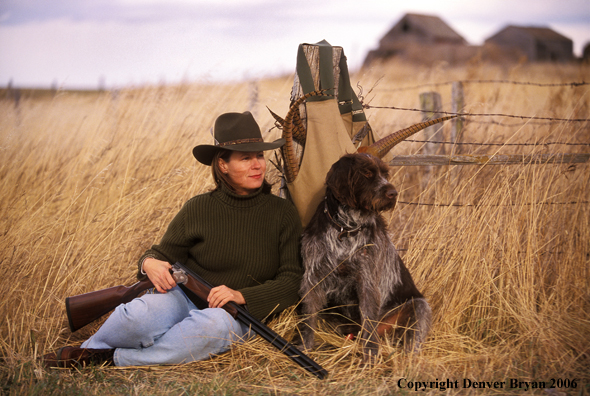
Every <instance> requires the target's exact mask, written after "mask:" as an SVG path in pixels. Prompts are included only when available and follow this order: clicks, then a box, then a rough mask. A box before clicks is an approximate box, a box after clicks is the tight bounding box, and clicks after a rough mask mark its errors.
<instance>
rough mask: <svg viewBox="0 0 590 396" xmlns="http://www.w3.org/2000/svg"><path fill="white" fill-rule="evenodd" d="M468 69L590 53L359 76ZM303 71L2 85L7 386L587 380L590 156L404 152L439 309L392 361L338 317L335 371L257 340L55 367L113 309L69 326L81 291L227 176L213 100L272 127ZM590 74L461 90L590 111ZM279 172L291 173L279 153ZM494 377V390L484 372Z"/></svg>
mask: <svg viewBox="0 0 590 396" xmlns="http://www.w3.org/2000/svg"><path fill="white" fill-rule="evenodd" d="M468 79H470V80H473V79H485V80H490V79H502V80H517V81H533V82H539V83H562V82H572V81H588V80H589V79H590V67H589V66H588V65H573V64H570V65H526V64H524V65H518V66H514V67H511V68H507V67H498V66H489V65H485V64H481V63H477V62H474V63H472V64H470V65H468V66H466V67H462V68H451V67H449V66H447V65H445V64H439V65H436V66H434V67H416V66H409V65H404V64H399V63H394V62H389V63H384V64H380V65H376V66H375V67H373V68H372V69H371V70H365V71H362V72H359V73H357V74H356V75H354V76H352V81H354V82H356V81H358V82H359V83H360V85H361V86H362V91H363V92H362V95H363V96H364V101H365V103H370V104H372V105H379V106H396V107H404V108H415V107H417V106H418V94H419V93H420V92H421V91H423V90H429V89H433V90H437V91H439V92H440V93H441V95H442V97H443V106H444V109H445V110H447V111H450V106H451V104H450V86H448V85H441V86H432V87H427V88H420V89H418V88H416V89H409V90H401V91H400V90H397V89H399V88H403V87H409V86H414V85H422V84H428V83H431V84H435V83H440V82H444V81H453V80H468ZM292 81H293V78H292V76H289V77H285V78H280V79H272V80H271V79H268V80H261V81H257V82H255V83H243V84H233V85H221V84H219V85H206V84H185V85H180V86H161V87H145V88H128V89H123V90H121V91H119V92H116V93H115V92H102V93H92V94H82V93H69V92H58V93H57V94H56V95H55V96H53V97H41V98H35V97H32V96H26V95H24V96H23V97H22V98H21V101H20V103H19V105H18V107H15V105H14V103H13V102H11V101H9V100H1V101H0V109H1V114H2V116H1V117H0V237H1V241H2V242H1V243H0V271H1V272H0V273H1V274H2V276H3V280H2V282H1V284H0V285H1V286H0V293H1V295H2V298H1V299H0V317H2V324H1V325H0V351H1V356H2V364H1V365H0V382H1V383H3V393H7V394H23V393H24V394H36V393H45V394H61V393H71V394H78V393H82V392H84V393H88V394H183V393H187V394H195V393H199V394H268V393H275V392H276V393H279V392H284V393H288V394H326V393H329V394H335V393H336V394H338V393H340V394H343V393H346V394H375V395H381V394H389V393H393V392H396V391H400V392H402V393H404V392H405V394H413V393H414V392H415V391H416V390H415V388H412V389H410V388H408V386H409V382H416V381H418V382H430V384H427V385H425V386H426V388H423V389H424V390H425V392H424V393H425V394H440V393H442V392H441V390H443V388H445V387H447V382H446V381H447V380H448V381H449V382H451V383H453V385H455V384H456V385H457V387H458V389H457V387H453V388H451V389H448V390H447V391H448V392H450V393H463V394H471V393H496V394H505V393H514V394H521V393H523V391H524V389H525V388H524V387H525V386H526V385H525V384H524V383H523V384H521V385H522V388H513V387H511V385H513V383H512V382H511V380H517V381H522V382H524V381H526V382H529V385H528V386H530V387H532V386H535V385H538V386H543V385H544V386H545V387H546V388H549V389H548V390H543V389H532V390H531V389H529V390H528V391H527V394H528V393H532V394H548V393H547V392H549V394H584V395H586V394H589V393H590V389H589V383H590V382H589V380H590V376H589V372H590V370H589V368H590V313H589V312H590V291H589V290H590V273H589V271H590V227H589V222H590V204H589V203H588V201H589V197H590V194H589V191H590V185H589V184H590V169H589V167H588V164H577V165H576V166H570V165H568V164H557V165H535V164H523V165H510V166H463V167H460V166H452V167H436V168H427V167H400V168H392V181H393V183H394V184H395V185H396V186H397V188H398V191H399V192H400V197H399V200H400V201H402V202H406V203H400V204H398V206H397V207H396V209H395V210H394V211H393V212H391V213H387V214H386V217H387V219H388V221H389V224H390V229H391V232H392V238H393V241H394V243H395V244H396V245H397V246H398V248H399V249H400V252H401V254H402V256H403V258H404V260H405V262H406V264H407V266H408V268H409V269H410V271H411V272H412V274H413V277H414V280H415V281H416V283H417V284H418V287H419V289H420V290H422V291H423V293H424V294H425V295H426V297H427V298H428V300H429V301H430V303H431V306H432V309H433V312H434V319H433V328H432V332H431V335H430V337H429V339H428V341H427V342H426V344H425V345H424V348H423V349H422V351H421V352H420V353H419V354H416V355H407V354H405V353H403V352H402V351H401V349H398V348H396V346H395V345H394V344H393V343H392V342H387V341H385V342H384V345H383V348H382V352H383V354H382V355H381V356H380V360H379V362H378V363H377V364H376V365H375V366H373V367H372V368H369V367H364V366H362V364H361V358H360V347H359V341H346V340H344V339H342V338H340V337H338V336H337V335H336V334H335V333H332V332H331V331H330V330H329V329H323V330H322V332H321V333H320V334H319V335H318V336H319V339H320V340H321V341H322V346H321V347H320V348H319V349H318V350H316V351H314V352H311V353H310V356H311V357H313V358H315V359H316V360H317V361H318V362H319V363H320V364H322V365H323V366H324V367H325V368H326V369H327V370H328V371H329V372H330V376H329V379H327V380H324V381H320V380H316V379H315V378H314V377H312V376H309V375H308V374H307V373H305V372H304V371H302V370H301V369H300V368H299V367H297V366H296V365H294V364H293V363H292V362H290V361H289V360H288V359H287V358H285V357H284V356H283V355H282V354H281V353H280V352H279V351H276V350H273V348H272V347H270V346H269V345H267V344H266V343H265V342H264V341H263V340H260V339H256V340H254V341H251V342H248V343H246V344H244V345H241V346H238V347H236V348H234V349H232V351H231V352H229V353H227V354H224V355H222V356H219V357H215V358H213V359H211V360H208V361H204V362H196V363H191V364H187V365H181V366H158V367H149V368H112V367H111V368H92V369H86V370H82V371H66V370H44V369H42V368H41V366H40V365H39V364H38V362H37V358H38V357H39V356H40V355H42V354H44V353H47V352H50V351H53V350H54V349H56V348H58V347H60V346H63V345H65V344H76V343H79V342H81V341H82V340H84V339H85V338H87V337H88V336H89V335H90V334H92V333H93V331H95V330H96V328H97V327H98V326H99V324H97V323H95V324H93V325H90V326H88V328H85V329H82V330H80V331H78V332H76V333H74V334H72V333H71V332H70V331H69V328H68V324H67V320H66V315H65V309H64V299H65V297H67V296H71V295H76V294H80V293H84V292H88V291H93V290H98V289H101V288H106V287H110V286H114V285H119V284H131V283H132V282H133V281H134V276H135V272H136V260H137V258H138V257H139V256H140V255H141V254H142V252H143V251H144V250H145V249H147V248H149V247H150V246H151V245H152V244H154V243H156V242H157V241H158V240H159V238H160V237H161V236H162V234H163V233H164V231H165V229H166V226H167V224H168V222H169V221H170V220H171V218H172V217H173V216H174V214H175V213H176V212H177V211H178V209H179V208H180V206H181V205H182V204H183V203H184V202H185V201H186V200H187V199H188V198H190V197H192V196H194V195H196V194H199V193H202V192H205V191H207V190H209V189H210V188H211V187H212V183H211V180H210V175H209V171H208V169H207V168H205V167H203V166H201V165H199V164H197V163H196V161H195V160H194V159H193V157H192V155H191V149H192V147H193V146H194V145H196V144H199V143H203V142H209V141H211V137H210V127H211V126H212V124H213V121H214V119H215V117H216V116H217V115H219V114H220V113H223V112H226V111H244V110H251V111H252V112H253V113H254V114H255V116H256V118H257V119H258V121H259V122H260V124H261V126H262V129H263V130H264V131H269V132H268V133H267V139H273V138H275V137H276V136H277V135H278V134H279V133H280V131H278V130H277V129H273V119H272V117H271V116H270V114H269V113H268V111H267V110H266V108H265V106H268V107H270V108H271V109H272V110H273V111H275V112H276V113H278V114H286V112H287V108H288V102H289V96H290V89H291V85H292ZM253 84H255V85H256V90H254V89H253ZM254 92H256V94H254ZM589 93H590V91H589V89H588V87H587V86H581V87H567V86H566V87H563V86H556V87H539V86H526V85H514V84H500V83H494V84H492V83H487V84H483V83H479V84H477V83H472V84H466V86H465V102H466V105H467V109H466V110H467V111H468V112H473V113H503V114H516V115H531V116H543V117H558V118H590V117H589V113H590V107H589V105H590V98H589ZM367 115H368V117H369V120H370V122H371V126H372V127H373V129H374V130H375V131H376V133H377V134H378V135H381V136H383V135H384V134H386V133H388V132H391V131H394V130H397V129H401V128H403V127H406V126H409V125H410V124H412V123H415V122H418V121H419V120H420V114H419V113H416V112H409V111H398V110H385V109H382V110H369V111H368V112H367ZM489 121H496V123H490V122H489ZM448 128H449V127H448V126H446V127H445V130H444V133H445V134H448V130H447V129H448ZM419 138H420V136H419V135H418V136H416V139H419ZM464 140H465V141H468V142H483V143H500V144H502V143H536V145H534V146H502V145H499V146H464V147H462V148H461V150H462V152H464V153H465V152H470V153H487V154H492V153H500V154H530V153H553V152H567V153H573V152H586V153H587V152H588V150H589V147H588V146H585V147H584V146H566V145H545V143H548V142H556V141H559V142H569V143H590V129H589V127H588V123H587V122H535V121H534V120H529V121H526V120H520V119H509V118H501V117H471V118H468V119H467V122H466V127H465V131H464ZM420 145H421V143H411V142H405V143H402V144H400V145H399V146H397V147H395V148H394V149H393V150H392V152H391V154H390V155H392V156H393V155H398V154H412V153H416V152H418V151H419V149H420ZM269 168H272V166H271V167H269ZM270 178H271V179H272V180H277V179H278V173H277V171H276V170H274V169H271V170H270ZM576 202H577V203H576ZM408 203H409V204H408ZM419 203H421V204H425V203H426V204H435V206H432V205H417V204H419ZM298 320H299V319H298V317H297V316H296V315H295V314H293V312H286V313H284V314H283V315H281V317H280V318H277V319H274V320H273V321H272V322H271V323H270V325H271V327H273V328H274V329H275V330H276V331H277V332H279V333H280V334H282V335H283V336H285V337H286V338H288V339H290V338H291V337H292V336H293V335H294V328H295V326H296V324H297V322H298ZM400 380H401V382H400ZM558 380H559V381H558ZM454 381H457V382H456V383H455V382H454ZM469 381H472V382H471V383H470V382H469ZM486 381H487V382H489V383H491V384H490V385H491V386H492V388H491V389H490V388H489V387H487V386H486V387H485V388H484V389H481V388H480V387H478V388H475V387H474V386H473V383H477V385H479V386H482V385H485V382H486ZM493 382H497V385H496V386H500V385H502V388H500V389H494V388H493ZM469 384H471V386H468V385H469ZM443 385H444V386H443ZM552 385H554V386H556V388H550V387H551V386H552ZM574 385H575V387H574Z"/></svg>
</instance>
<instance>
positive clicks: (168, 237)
mask: <svg viewBox="0 0 590 396" xmlns="http://www.w3.org/2000/svg"><path fill="white" fill-rule="evenodd" d="M189 202H190V201H189ZM187 204H188V202H187V203H186V204H185V205H184V206H183V207H182V208H181V209H180V211H179V212H178V213H177V214H176V216H174V218H173V219H172V221H171V222H170V224H169V225H168V229H167V230H166V233H165V234H164V236H163V237H162V240H161V241H160V243H159V244H157V245H153V246H152V247H151V249H148V250H146V252H145V253H144V254H143V255H142V256H141V257H140V258H139V261H138V263H137V266H138V268H137V278H138V279H139V280H143V279H145V278H147V275H145V274H142V272H141V268H142V265H143V262H144V260H145V259H146V258H148V257H153V258H155V259H158V260H162V261H167V262H169V263H175V262H181V263H184V262H185V261H186V258H187V256H188V251H189V249H190V247H191V246H192V245H193V244H194V241H192V240H191V239H190V238H189V237H188V236H187V233H186V227H185V221H186V211H187Z"/></svg>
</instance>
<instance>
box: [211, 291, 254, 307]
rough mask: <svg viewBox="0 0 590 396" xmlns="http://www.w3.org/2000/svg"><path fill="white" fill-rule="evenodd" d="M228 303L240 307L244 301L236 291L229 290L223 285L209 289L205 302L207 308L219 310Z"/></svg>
mask: <svg viewBox="0 0 590 396" xmlns="http://www.w3.org/2000/svg"><path fill="white" fill-rule="evenodd" d="M230 301H234V302H236V303H238V304H240V305H244V304H245V303H246V301H245V300H244V296H242V293H240V292H239V291H237V290H233V289H230V288H229V287H227V286H225V285H221V286H217V287H214V288H212V289H211V291H210V292H209V296H208V297H207V302H208V303H209V308H221V307H223V306H224V305H225V304H227V303H228V302H230Z"/></svg>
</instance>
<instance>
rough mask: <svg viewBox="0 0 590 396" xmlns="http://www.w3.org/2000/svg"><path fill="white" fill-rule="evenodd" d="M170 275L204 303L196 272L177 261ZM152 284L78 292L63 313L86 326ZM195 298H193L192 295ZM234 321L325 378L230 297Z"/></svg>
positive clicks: (204, 287) (74, 326)
mask: <svg viewBox="0 0 590 396" xmlns="http://www.w3.org/2000/svg"><path fill="white" fill-rule="evenodd" d="M171 272H172V277H173V278H174V280H175V281H176V282H177V283H178V285H179V286H180V287H181V288H182V289H183V290H184V291H185V292H187V291H188V293H187V296H188V297H189V298H190V299H191V300H193V302H194V303H195V305H197V306H201V307H202V306H206V305H204V304H206V301H207V296H208V295H209V291H210V290H211V289H212V286H211V285H210V284H209V283H208V282H207V281H206V280H204V279H203V278H201V277H200V276H199V275H198V274H196V273H195V272H193V271H191V270H190V269H188V268H186V267H185V266H184V265H182V264H180V263H176V264H174V265H173V266H172V270H171ZM152 287H154V285H153V284H152V282H151V281H150V280H149V279H146V280H142V281H139V282H137V283H135V284H133V285H131V286H114V287H110V288H108V289H103V290H98V291H95V292H90V293H85V294H80V295H77V296H72V297H67V298H66V313H67V315H68V323H69V325H70V329H71V330H72V332H74V331H76V330H78V329H80V328H81V327H84V326H86V325H87V324H88V323H90V322H93V321H94V320H96V319H98V318H100V317H101V316H103V315H105V314H107V313H108V312H110V311H111V310H113V309H115V308H116V307H117V306H118V305H119V304H124V303H128V302H130V301H131V300H133V299H134V298H135V297H137V296H138V295H139V293H141V292H142V291H145V290H147V289H149V288H152ZM195 298H196V299H198V301H195V300H194V299H195ZM222 308H223V309H225V310H226V311H227V312H228V313H229V314H230V315H231V316H233V317H234V318H235V319H236V320H237V321H239V322H241V323H243V324H245V325H247V326H249V327H250V328H251V329H252V330H253V331H254V332H255V333H256V334H258V335H259V336H261V337H262V338H264V339H265V340H266V341H268V342H270V344H271V345H272V346H274V347H275V348H277V349H279V350H280V351H281V352H283V353H284V354H285V355H287V357H289V358H290V359H291V360H293V361H294V362H295V363H297V364H298V365H300V366H301V367H303V368H304V369H305V370H307V371H308V372H310V373H312V374H314V375H315V376H316V377H318V378H319V379H324V378H325V377H326V376H327V375H328V372H327V371H326V370H325V369H324V368H323V367H321V366H320V365H319V364H317V363H316V362H315V361H314V360H313V359H311V358H310V357H308V356H307V355H305V354H304V353H303V352H301V351H300V350H299V349H297V348H296V347H295V346H294V345H293V344H291V343H289V342H288V341H287V340H285V339H284V338H282V337H281V336H280V335H278V334H277V333H276V332H274V331H273V330H272V329H271V328H269V327H268V326H266V325H265V324H264V323H262V322H261V321H259V320H258V319H256V318H255V317H253V316H252V315H250V313H249V312H248V310H246V308H244V307H242V306H241V305H239V304H236V303H235V302H233V301H230V302H228V303H227V304H225V305H224V306H223V307H222Z"/></svg>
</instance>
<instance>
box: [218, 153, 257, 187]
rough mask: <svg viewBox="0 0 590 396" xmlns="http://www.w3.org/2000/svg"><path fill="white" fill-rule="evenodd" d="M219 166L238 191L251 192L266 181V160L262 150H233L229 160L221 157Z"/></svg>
mask: <svg viewBox="0 0 590 396" xmlns="http://www.w3.org/2000/svg"><path fill="white" fill-rule="evenodd" d="M219 168H220V169H221V171H222V172H223V173H225V174H227V176H228V177H229V181H230V183H231V185H232V186H233V188H234V189H235V190H236V193H238V194H240V195H247V194H251V193H253V192H254V191H256V190H258V189H259V188H260V187H261V186H262V183H263V182H264V175H265V173H266V160H265V159H264V153H263V152H262V151H252V152H242V151H232V154H231V156H230V157H229V162H225V161H224V160H223V159H222V158H219Z"/></svg>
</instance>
